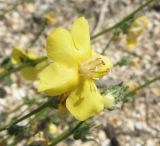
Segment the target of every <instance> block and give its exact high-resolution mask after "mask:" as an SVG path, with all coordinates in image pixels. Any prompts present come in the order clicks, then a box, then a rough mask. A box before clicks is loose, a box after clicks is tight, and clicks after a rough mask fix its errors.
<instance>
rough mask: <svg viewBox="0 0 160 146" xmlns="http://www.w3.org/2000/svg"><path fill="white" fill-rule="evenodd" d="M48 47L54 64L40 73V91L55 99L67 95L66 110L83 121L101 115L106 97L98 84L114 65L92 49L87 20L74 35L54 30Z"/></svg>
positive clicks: (74, 28)
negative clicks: (98, 87) (99, 89)
mask: <svg viewBox="0 0 160 146" xmlns="http://www.w3.org/2000/svg"><path fill="white" fill-rule="evenodd" d="M46 48H47V54H48V57H49V58H50V60H51V61H53V63H51V64H50V65H49V66H48V67H47V68H45V69H44V70H43V71H42V72H41V73H40V74H39V78H40V84H39V87H38V91H43V92H45V93H46V94H48V95H51V96H55V95H61V94H66V93H67V97H66V107H67V109H68V110H69V112H70V113H71V114H72V115H73V116H74V117H75V118H76V119H78V120H80V121H83V120H86V119H88V118H89V117H91V116H94V115H96V114H98V113H99V112H101V111H102V110H103V109H104V97H102V96H101V95H100V93H99V91H98V89H97V87H96V85H95V83H94V82H95V80H96V79H99V78H101V77H103V76H104V75H105V74H107V73H108V72H109V71H110V70H111V68H112V63H111V60H110V59H109V58H108V57H105V56H102V55H100V54H97V53H95V52H94V51H93V50H92V49H91V45H90V33H89V26H88V22H87V20H86V19H85V18H84V17H81V18H79V19H77V20H76V21H75V22H74V23H73V25H72V27H71V31H70V32H69V31H68V30H66V29H64V28H57V29H55V30H53V31H52V32H51V33H50V34H49V35H48V38H47V47H46Z"/></svg>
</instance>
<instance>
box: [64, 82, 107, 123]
mask: <svg viewBox="0 0 160 146" xmlns="http://www.w3.org/2000/svg"><path fill="white" fill-rule="evenodd" d="M66 107H67V109H68V110H69V111H70V112H71V114H72V115H73V116H74V117H75V118H76V119H78V120H80V121H84V120H86V119H88V118H89V117H91V116H95V115H97V114H98V113H99V112H101V111H102V110H103V108H104V97H102V96H101V95H100V93H99V92H98V90H97V88H96V85H95V83H94V82H93V81H92V80H81V83H80V84H79V86H77V88H75V90H73V91H72V92H71V94H70V95H69V97H68V98H67V100H66Z"/></svg>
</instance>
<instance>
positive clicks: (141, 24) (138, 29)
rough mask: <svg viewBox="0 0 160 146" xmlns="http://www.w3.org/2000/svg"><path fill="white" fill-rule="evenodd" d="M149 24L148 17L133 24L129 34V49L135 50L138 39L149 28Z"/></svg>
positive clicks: (138, 19) (142, 17) (141, 18)
mask: <svg viewBox="0 0 160 146" xmlns="http://www.w3.org/2000/svg"><path fill="white" fill-rule="evenodd" d="M148 23H149V20H148V18H147V17H146V16H141V17H138V18H136V19H135V20H134V21H133V22H132V24H131V26H130V28H129V30H128V34H127V45H128V47H129V48H135V46H136V44H137V39H138V37H139V36H140V35H141V34H142V33H143V31H144V30H145V29H146V28H147V26H148Z"/></svg>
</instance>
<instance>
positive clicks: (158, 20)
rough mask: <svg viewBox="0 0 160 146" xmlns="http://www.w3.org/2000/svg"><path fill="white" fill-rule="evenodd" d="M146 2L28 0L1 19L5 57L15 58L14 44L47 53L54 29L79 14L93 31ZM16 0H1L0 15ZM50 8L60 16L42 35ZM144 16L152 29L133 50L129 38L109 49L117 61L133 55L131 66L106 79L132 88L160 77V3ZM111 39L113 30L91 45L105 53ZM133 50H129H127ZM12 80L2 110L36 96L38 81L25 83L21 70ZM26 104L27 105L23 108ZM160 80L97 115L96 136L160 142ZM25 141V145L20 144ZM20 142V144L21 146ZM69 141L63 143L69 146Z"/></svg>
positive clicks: (126, 144)
mask: <svg viewBox="0 0 160 146" xmlns="http://www.w3.org/2000/svg"><path fill="white" fill-rule="evenodd" d="M142 1H143V0H112V1H109V0H98V1H97V0H79V1H76V0H39V1H35V2H30V3H28V2H25V3H23V4H21V5H18V6H17V8H16V9H14V10H13V11H11V12H9V13H7V14H6V16H5V18H3V19H1V20H0V61H2V60H3V59H4V58H5V57H6V56H10V54H11V52H12V49H13V47H14V46H19V47H21V48H24V49H28V48H30V47H31V48H34V50H35V52H37V53H39V54H40V55H45V54H46V52H45V49H44V48H45V38H46V36H47V34H48V32H49V31H50V30H52V29H53V28H55V27H57V26H64V27H66V28H68V26H70V24H71V23H72V22H73V21H74V20H75V19H76V18H77V17H80V16H85V17H86V18H87V19H88V21H89V24H90V27H91V30H92V32H93V33H92V34H95V33H96V32H99V31H100V30H102V29H103V28H107V27H109V26H111V25H112V24H115V23H116V22H118V21H119V20H121V19H122V18H123V17H124V16H126V15H127V14H129V13H130V12H131V11H132V10H133V9H135V8H136V7H137V6H139V4H140V3H141V2H142ZM16 2H17V1H16V0H4V1H3V0H0V14H1V12H2V11H4V10H6V9H8V8H10V7H12V6H13V5H14V4H15V3H16ZM48 10H49V12H50V13H51V14H52V15H53V17H54V19H55V24H52V25H47V26H46V27H45V30H44V31H43V32H42V34H41V35H40V37H38V39H37V40H36V42H35V43H33V42H34V39H35V38H36V37H37V34H38V33H39V32H40V30H41V29H42V27H43V26H42V23H41V22H42V21H43V19H44V15H45V14H46V13H48ZM139 15H145V16H147V17H148V18H149V20H150V23H149V26H148V29H147V30H146V31H145V32H144V34H143V36H142V37H141V38H140V41H139V42H138V44H137V47H136V48H135V49H133V50H129V49H128V47H127V45H126V44H125V43H124V42H118V41H116V40H114V41H113V42H112V43H111V45H110V47H109V48H107V50H106V52H105V53H106V54H107V55H109V56H110V57H111V58H112V60H113V63H116V62H117V61H119V60H120V59H121V58H122V57H124V56H127V55H130V56H132V58H131V60H132V64H131V65H128V66H122V67H115V68H113V70H112V72H111V73H110V74H109V75H108V76H107V79H112V80H113V79H114V80H117V79H118V80H122V81H123V82H124V83H125V84H127V85H130V86H133V85H139V84H141V83H144V82H145V81H146V80H147V79H151V78H153V77H155V76H156V75H160V39H159V38H160V3H159V2H158V0H157V3H156V5H153V6H152V7H150V8H149V9H145V10H143V11H142V12H141V13H139ZM110 37H111V33H110V34H107V35H103V36H101V37H99V38H97V39H95V40H94V41H93V42H92V47H93V48H94V49H95V50H97V51H98V52H101V50H102V49H103V48H105V46H106V44H107V42H108V41H109V39H110ZM128 52H130V53H128ZM11 79H12V81H13V83H12V84H11V85H10V86H9V85H8V82H9V81H8V80H7V79H6V80H5V81H4V82H3V83H1V84H0V88H3V89H5V91H6V92H7V95H6V96H5V97H4V98H0V114H3V112H5V111H7V110H12V109H14V108H15V107H16V106H17V105H19V104H20V103H21V102H22V98H23V97H26V96H28V95H29V96H30V97H31V98H33V97H34V95H35V92H36V91H35V87H36V85H37V81H35V82H34V83H33V84H31V83H30V82H27V81H25V80H24V79H23V78H22V77H21V76H19V74H17V73H16V74H12V75H11ZM25 108H26V107H23V109H22V111H24V110H25ZM159 108H160V82H159V81H157V82H156V83H154V84H152V85H150V86H149V87H147V88H145V89H143V90H142V91H140V92H139V93H138V94H137V95H136V96H135V97H134V101H133V102H132V103H127V104H125V105H124V106H123V108H122V109H120V106H119V105H117V107H116V108H115V110H113V111H106V112H105V113H103V114H102V115H100V116H98V117H96V118H95V119H96V122H97V124H98V125H100V126H99V128H97V129H96V130H95V131H94V135H95V137H96V138H97V139H99V143H100V144H99V145H100V146H109V143H110V140H112V141H118V142H117V145H116V144H115V145H113V146H119V145H120V146H160V112H159ZM107 125H110V126H109V127H111V128H112V131H114V132H113V133H112V134H113V136H112V137H114V138H113V139H114V140H113V139H109V138H107V136H106V135H107V134H106V133H107V131H108V129H106V127H107ZM118 144H119V145H118ZM20 145H22V144H20ZM20 145H19V146H20ZM67 145H68V141H67V142H66V143H61V144H58V146H67ZM69 145H70V146H96V145H97V144H95V143H94V142H86V143H83V144H82V143H81V142H80V141H74V142H72V141H71V142H70V144H69Z"/></svg>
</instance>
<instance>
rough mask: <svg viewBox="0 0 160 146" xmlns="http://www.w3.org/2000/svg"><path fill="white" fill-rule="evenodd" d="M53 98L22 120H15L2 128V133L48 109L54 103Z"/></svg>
mask: <svg viewBox="0 0 160 146" xmlns="http://www.w3.org/2000/svg"><path fill="white" fill-rule="evenodd" d="M53 98H55V97H53ZM53 98H51V99H50V100H48V101H47V102H46V103H44V104H42V105H41V106H39V107H38V108H37V109H35V110H33V111H32V112H30V113H28V114H26V115H24V116H22V117H21V118H19V119H17V120H13V121H12V122H11V123H9V124H7V125H5V126H3V127H1V128H0V131H3V130H7V129H8V128H10V127H12V126H13V125H15V124H17V123H19V122H21V121H23V120H25V119H27V118H29V117H31V116H32V115H34V114H36V113H38V112H40V111H42V110H43V109H45V108H47V107H48V106H49V105H50V104H51V103H52V100H53Z"/></svg>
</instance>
